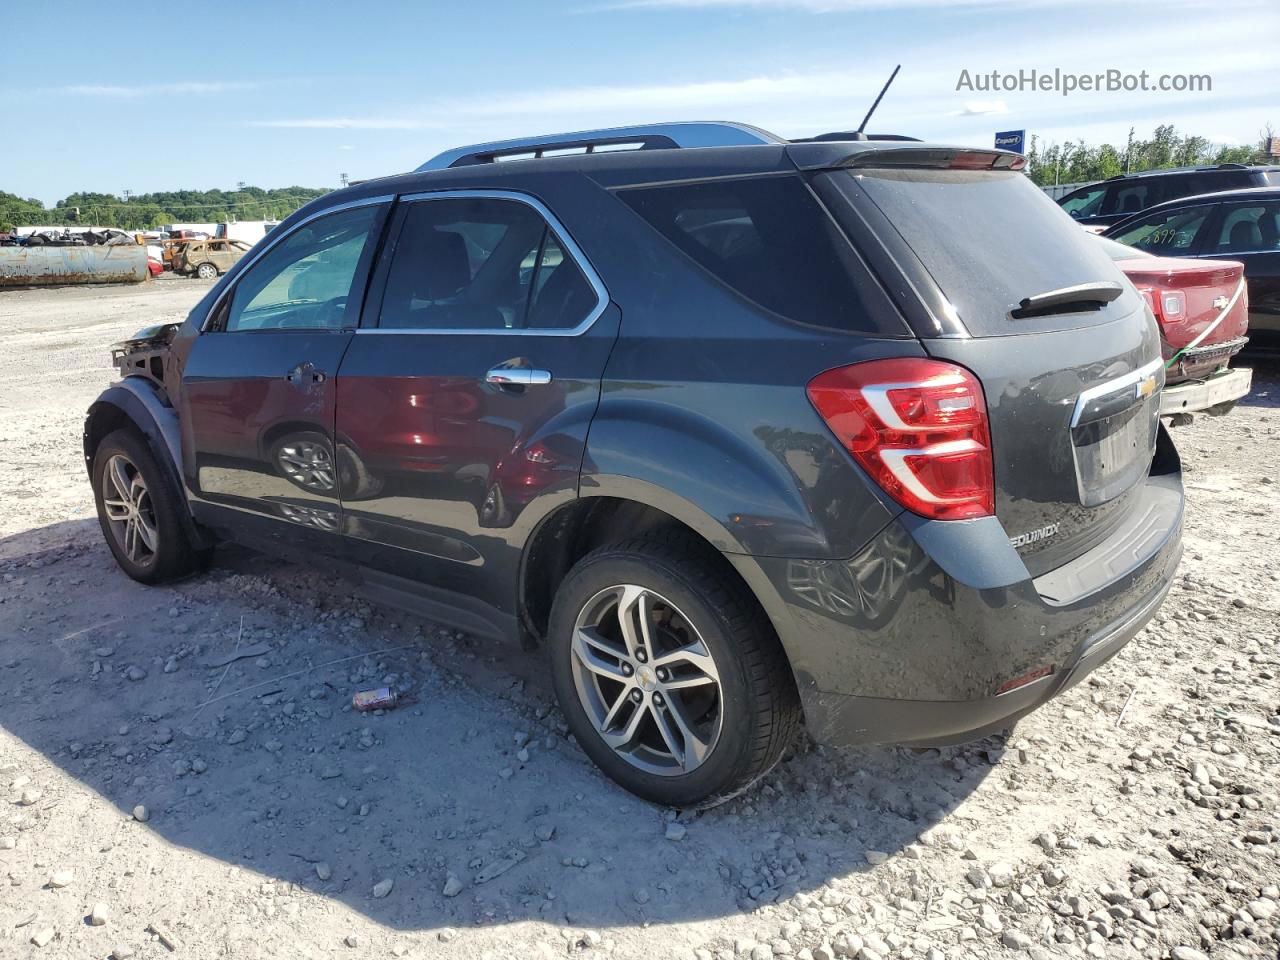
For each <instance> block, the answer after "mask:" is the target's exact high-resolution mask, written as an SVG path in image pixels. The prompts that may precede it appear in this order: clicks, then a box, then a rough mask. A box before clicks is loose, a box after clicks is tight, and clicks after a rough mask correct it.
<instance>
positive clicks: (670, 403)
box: [84, 123, 1239, 806]
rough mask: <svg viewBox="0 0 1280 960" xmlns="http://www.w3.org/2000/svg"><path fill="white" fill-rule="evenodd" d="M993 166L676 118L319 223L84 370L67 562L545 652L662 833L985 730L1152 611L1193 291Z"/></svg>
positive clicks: (473, 170)
mask: <svg viewBox="0 0 1280 960" xmlns="http://www.w3.org/2000/svg"><path fill="white" fill-rule="evenodd" d="M704 148H714V149H704ZM544 151H545V152H546V153H547V155H544ZM497 161H503V162H501V163H498V162H497ZM1023 163H1024V160H1023V158H1021V157H1019V156H1016V155H1014V154H1011V153H1007V152H1003V151H999V150H981V149H970V148H957V147H947V146H941V145H933V144H927V143H920V142H912V141H883V140H867V139H858V138H852V139H841V138H834V139H833V138H817V139H815V140H812V141H809V142H789V141H786V140H783V139H781V138H779V137H776V136H774V135H773V134H770V133H767V132H766V131H762V130H759V129H758V128H755V127H750V126H747V125H742V124H679V123H673V124H663V125H659V126H656V127H643V128H626V129H614V130H604V131H593V132H586V133H574V134H563V135H557V136H551V137H544V138H535V139H532V140H523V141H508V142H503V143H490V144H480V145H475V146H470V147H463V148H459V149H457V150H453V151H449V152H448V153H446V154H442V155H441V156H440V157H437V158H435V159H434V160H432V161H429V162H428V163H426V164H424V165H423V166H422V167H421V168H420V169H419V170H418V171H417V172H415V173H412V174H405V175H401V176H396V177H388V178H384V179H379V180H374V181H369V182H366V183H363V184H360V185H355V186H351V187H348V188H346V189H344V190H340V191H336V192H334V193H331V194H328V195H326V196H324V197H321V198H319V199H317V200H315V201H313V202H311V203H310V204H308V205H307V206H306V207H304V208H302V209H301V210H299V211H298V212H297V213H295V214H293V215H292V216H290V217H289V218H288V219H287V220H285V221H284V222H283V223H281V225H280V226H279V227H278V228H276V229H275V230H273V231H272V233H271V234H270V236H268V237H267V238H265V239H264V240H263V241H262V242H260V243H259V244H257V245H256V246H255V247H254V248H253V249H252V250H251V251H250V252H249V253H248V254H247V255H245V256H243V257H242V258H241V259H240V260H239V261H238V262H237V263H235V264H234V265H232V266H231V267H230V268H229V269H228V270H227V272H226V274H225V275H223V276H222V277H221V278H220V279H219V280H218V281H217V283H215V284H214V285H213V286H212V288H211V289H210V290H209V292H208V294H207V295H206V296H205V297H204V298H203V299H202V300H201V302H200V303H199V304H198V305H197V306H196V308H195V309H194V310H193V311H192V312H191V314H190V315H189V316H188V317H187V319H186V321H185V322H184V323H182V324H181V325H168V326H165V327H160V328H156V329H152V330H149V331H144V332H143V333H142V334H140V335H139V336H138V337H136V338H134V339H133V340H131V341H129V342H127V343H125V344H122V345H120V346H119V347H118V348H117V350H116V352H115V358H116V362H117V364H118V366H119V368H120V370H121V373H122V375H123V379H122V380H121V381H120V382H119V383H117V384H116V385H114V386H112V387H111V388H110V389H108V390H107V391H106V392H105V393H104V394H103V395H102V396H101V397H100V398H99V399H98V401H97V402H95V403H94V405H93V406H92V407H91V408H90V411H89V415H88V417H87V419H86V422H85V429H84V458H85V464H86V467H87V469H88V471H89V475H90V478H91V482H92V485H93V490H94V493H95V497H96V500H97V505H98V516H99V521H100V524H101V528H102V532H103V535H104V537H105V538H106V541H107V543H108V545H109V547H110V549H111V551H112V553H113V554H114V556H115V559H116V561H117V562H118V563H119V565H120V567H121V568H122V569H123V570H124V571H125V572H126V573H128V574H129V575H130V576H132V577H134V578H135V579H137V580H139V581H142V582H144V583H157V582H161V581H165V580H168V579H171V578H174V577H178V576H184V575H187V574H189V573H190V572H192V571H194V570H197V569H199V568H200V567H201V566H202V565H203V564H205V563H207V562H208V560H209V556H210V551H211V550H212V548H213V546H214V545H215V543H216V542H217V541H218V540H219V539H228V540H235V541H240V542H243V543H247V544H250V545H253V546H257V547H259V548H262V549H266V550H269V551H274V552H278V553H281V554H283V555H286V556H294V557H298V558H301V559H305V560H307V561H310V562H314V563H318V564H321V565H323V566H325V567H327V568H330V569H333V570H336V571H338V572H341V573H343V574H345V575H347V576H349V577H351V578H352V580H353V581H354V582H355V583H356V584H357V586H358V589H360V590H362V591H363V592H365V593H366V594H368V595H370V596H373V597H375V598H379V599H381V600H383V601H385V602H388V603H392V604H396V605H399V606H402V607H405V608H407V609H409V610H412V611H414V612H417V613H420V614H423V615H426V616H429V617H431V618H433V619H435V620H438V621H441V622H444V623H448V624H451V625H454V626H456V627H458V628H459V629H463V630H467V631H469V632H471V633H473V634H475V635H477V636H482V637H491V638H495V639H509V640H513V641H520V642H522V643H523V644H524V645H525V646H526V647H527V648H530V649H539V650H541V651H542V655H544V656H545V657H546V658H547V659H546V667H547V670H548V672H549V675H550V676H551V678H552V681H553V684H554V688H555V691H556V694H557V697H558V699H559V702H560V705H561V707H562V709H563V711H564V715H565V718H566V721H567V723H568V725H569V729H570V730H571V731H572V732H573V734H574V736H575V738H576V741H577V742H578V743H579V744H580V745H581V746H582V749H583V750H584V751H586V753H587V754H588V755H589V756H590V757H591V758H592V759H593V760H594V761H595V762H596V763H597V764H598V765H599V766H600V768H601V769H602V770H603V771H604V772H605V773H607V774H608V775H609V776H610V777H612V778H613V779H615V780H616V781H617V782H618V783H620V784H622V785H623V786H624V787H626V788H627V789H629V790H632V791H634V792H635V793H637V794H639V795H640V796H643V797H646V798H648V799H650V800H654V801H657V802H661V803H667V804H674V805H680V806H685V805H709V804H714V803H717V802H720V801H723V800H725V799H727V798H729V797H732V796H734V795H735V794H737V793H739V792H741V791H743V790H745V789H747V788H748V787H749V786H750V785H751V784H752V783H753V782H755V781H756V780H757V779H758V778H759V777H761V776H762V775H764V773H766V772H767V771H768V770H769V768H770V767H771V766H772V765H773V764H774V763H775V762H776V761H777V760H778V758H779V757H780V756H781V754H782V752H783V750H784V749H785V747H786V745H787V743H788V742H789V741H790V739H791V737H792V736H793V734H794V732H795V730H796V728H797V726H798V725H799V723H800V722H801V720H803V722H804V723H805V724H806V725H807V727H808V730H809V732H810V734H811V735H812V736H813V737H815V738H816V739H818V740H819V741H822V742H827V743H835V744H847V743H862V742H885V741H888V742H898V743H914V744H942V743H951V742H957V741H963V740H967V739H972V738H974V737H978V736H981V735H983V734H985V733H988V732H991V731H995V730H998V729H1001V728H1004V727H1006V726H1008V725H1009V724H1010V723H1012V722H1013V721H1014V720H1016V719H1017V718H1018V717H1021V716H1022V715H1024V714H1026V713H1027V712H1029V711H1031V710H1033V709H1035V708H1036V707H1037V706H1039V705H1040V704H1042V703H1044V702H1045V701H1047V700H1048V699H1049V698H1051V697H1053V696H1055V695H1056V694H1058V693H1061V692H1062V691H1064V690H1066V689H1068V688H1070V687H1071V686H1073V685H1074V684H1076V683H1079V682H1080V681H1081V679H1082V678H1084V677H1085V676H1086V675H1088V674H1089V673H1090V672H1091V671H1092V670H1095V669H1097V668H1098V667H1099V666H1100V665H1101V664H1103V663H1104V662H1106V661H1107V660H1108V659H1109V658H1110V657H1112V656H1113V655H1115V653H1116V652H1117V651H1118V650H1120V649H1121V648H1122V647H1123V646H1124V644H1125V643H1127V641H1128V640H1129V639H1130V638H1132V637H1133V636H1134V635H1135V634H1136V633H1137V632H1138V631H1139V630H1141V629H1142V627H1143V625H1144V624H1145V623H1147V621H1148V620H1149V619H1150V618H1151V617H1152V616H1153V615H1154V613H1155V611H1156V610H1157V608H1158V607H1159V605H1160V603H1161V602H1162V600H1163V598H1164V596H1165V594H1166V592H1167V591H1168V589H1169V587H1170V584H1171V582H1172V579H1173V577H1174V572H1175V569H1176V566H1177V564H1178V561H1179V558H1180V556H1181V551H1182V541H1181V530H1182V513H1183V492H1182V481H1181V468H1180V463H1179V460H1178V455H1177V452H1176V450H1175V448H1174V445H1173V443H1172V441H1171V439H1170V436H1169V433H1168V432H1167V430H1166V429H1165V427H1164V426H1163V424H1162V420H1161V413H1162V388H1163V387H1164V385H1165V382H1166V370H1169V371H1172V372H1175V373H1177V374H1178V375H1181V374H1183V373H1185V374H1187V375H1188V376H1191V375H1194V374H1196V373H1197V371H1199V370H1200V369H1201V368H1200V367H1199V366H1197V365H1196V364H1198V363H1200V361H1201V360H1202V359H1204V358H1202V357H1200V356H1199V355H1197V354H1192V353H1190V352H1189V350H1188V347H1189V344H1187V343H1185V342H1183V341H1182V340H1181V339H1180V338H1181V337H1182V336H1183V331H1182V329H1181V327H1180V326H1179V324H1178V323H1177V322H1175V318H1174V315H1173V309H1174V308H1173V306H1172V305H1171V304H1172V302H1173V301H1177V300H1178V299H1179V298H1178V297H1177V296H1173V294H1180V295H1181V298H1182V302H1180V304H1179V306H1180V309H1182V310H1184V311H1185V312H1186V313H1187V314H1188V315H1189V316H1190V315H1192V314H1194V319H1193V320H1191V321H1190V322H1193V323H1198V322H1200V321H1199V318H1200V317H1201V316H1202V315H1203V314H1204V313H1205V309H1203V305H1202V300H1203V299H1204V298H1205V297H1210V305H1209V308H1208V309H1210V310H1213V309H1217V308H1216V307H1214V306H1213V304H1212V299H1214V298H1216V296H1217V294H1214V293H1212V291H1211V290H1209V287H1210V285H1211V284H1212V283H1217V282H1219V281H1223V280H1224V279H1225V282H1229V281H1230V276H1229V275H1227V276H1225V278H1224V277H1218V276H1217V274H1215V275H1214V277H1209V278H1201V280H1195V279H1194V278H1189V277H1186V276H1182V277H1178V276H1176V275H1175V274H1176V271H1174V270H1173V268H1172V267H1170V266H1169V265H1168V264H1166V263H1164V262H1155V263H1153V262H1151V261H1150V258H1147V259H1144V258H1141V257H1138V258H1137V259H1140V260H1143V267H1144V268H1145V271H1146V274H1145V276H1144V277H1139V279H1140V280H1142V283H1141V289H1142V291H1143V292H1139V288H1138V287H1135V285H1134V284H1132V283H1130V282H1129V280H1127V279H1126V277H1125V275H1124V273H1122V272H1121V270H1120V269H1119V268H1118V267H1117V266H1116V264H1115V263H1114V262H1113V261H1112V259H1111V258H1110V257H1109V256H1108V255H1107V254H1106V253H1105V252H1104V249H1103V247H1102V246H1101V245H1100V243H1099V241H1098V240H1097V239H1096V238H1092V237H1089V236H1087V235H1086V234H1085V233H1084V232H1082V231H1081V230H1080V229H1079V228H1078V227H1077V226H1076V225H1075V224H1074V223H1073V221H1072V220H1071V218H1070V217H1069V216H1067V215H1066V214H1064V213H1063V212H1062V211H1061V210H1060V209H1058V208H1057V207H1056V206H1055V205H1054V203H1053V202H1052V201H1051V200H1049V199H1048V198H1047V197H1046V196H1044V194H1043V193H1042V192H1041V191H1039V190H1038V189H1036V188H1035V187H1034V186H1033V185H1032V184H1031V182H1030V181H1029V180H1028V178H1027V177H1025V176H1024V175H1023V174H1022V173H1021V172H1020V170H1021V167H1022V165H1023ZM1129 259H1132V258H1129ZM1130 269H1133V268H1132V267H1130ZM1167 295H1168V296H1167ZM1153 306H1159V308H1160V309H1161V310H1162V311H1164V315H1165V321H1166V322H1165V324H1164V326H1163V328H1162V327H1160V326H1158V325H1157V324H1155V323H1153V322H1152V320H1151V312H1152V307H1153ZM1238 306H1239V301H1237V304H1236V305H1234V306H1232V307H1231V309H1229V310H1228V311H1227V316H1226V319H1224V320H1223V321H1221V322H1220V323H1218V324H1217V328H1219V329H1224V330H1226V331H1229V330H1234V329H1237V327H1238V323H1239V318H1238V315H1237V314H1236V313H1232V312H1231V311H1232V310H1235V309H1237V307H1238ZM1224 324H1225V325H1226V326H1225V328H1224ZM1162 329H1163V330H1164V333H1165V336H1164V339H1165V341H1167V345H1166V344H1163V343H1162V339H1161V330H1162ZM1196 336H1198V334H1196ZM1192 339H1194V337H1193V338H1192ZM1207 342H1208V340H1207V338H1205V339H1204V340H1201V344H1203V343H1207ZM1178 351H1182V353H1183V359H1182V360H1181V361H1179V359H1178V357H1177V352H1178ZM1180 363H1181V364H1182V365H1181V366H1180V365H1179V364H1180Z"/></svg>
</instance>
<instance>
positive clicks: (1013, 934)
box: [1000, 930, 1031, 950]
mask: <svg viewBox="0 0 1280 960" xmlns="http://www.w3.org/2000/svg"><path fill="white" fill-rule="evenodd" d="M1000 942H1001V943H1003V944H1004V945H1005V946H1006V947H1008V948H1009V949H1010V950H1026V949H1028V948H1029V947H1030V946H1031V938H1030V937H1029V936H1027V935H1026V934H1025V933H1023V932H1022V931H1021V930H1006V931H1005V932H1004V933H1003V934H1001V935H1000Z"/></svg>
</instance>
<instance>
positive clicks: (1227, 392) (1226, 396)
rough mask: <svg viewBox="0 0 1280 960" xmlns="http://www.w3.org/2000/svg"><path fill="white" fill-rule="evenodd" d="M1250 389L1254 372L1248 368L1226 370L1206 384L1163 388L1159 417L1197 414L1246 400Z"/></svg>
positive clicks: (1191, 383) (1193, 382)
mask: <svg viewBox="0 0 1280 960" xmlns="http://www.w3.org/2000/svg"><path fill="white" fill-rule="evenodd" d="M1252 388H1253V371H1252V370H1250V369H1249V368H1248V367H1237V368H1233V369H1230V370H1227V371H1225V372H1223V373H1220V374H1218V375H1217V376H1214V377H1210V378H1209V379H1207V380H1193V381H1187V382H1186V383H1179V384H1176V385H1174V386H1172V387H1165V388H1164V391H1163V392H1162V393H1161V395H1160V416H1162V417H1171V416H1173V415H1174V414H1175V413H1198V412H1200V411H1204V410H1208V409H1209V408H1210V407H1216V406H1218V404H1221V403H1230V402H1231V401H1233V400H1239V399H1240V398H1241V397H1244V396H1248V394H1249V391H1250V390H1251V389H1252Z"/></svg>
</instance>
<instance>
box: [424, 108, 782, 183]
mask: <svg viewBox="0 0 1280 960" xmlns="http://www.w3.org/2000/svg"><path fill="white" fill-rule="evenodd" d="M786 142H787V141H785V140H783V139H782V138H781V137H778V136H775V135H774V134H772V133H769V132H768V131H767V130H761V129H760V128H759V127H753V126H751V125H750V124H746V123H731V122H729V121H722V120H715V121H688V122H678V123H654V124H646V125H644V126H636V127H609V128H606V129H604V130H580V131H578V132H576V133H553V134H550V135H547V136H542V137H526V138H522V139H519V140H498V141H495V142H493V143H473V144H470V145H469V146H465V147H455V148H454V149H452V150H446V151H445V152H444V153H441V154H438V155H436V156H434V157H432V158H431V159H430V160H428V161H427V162H426V163H424V164H423V165H422V166H420V167H418V169H417V170H415V171H414V172H415V173H422V172H424V171H426V170H444V169H445V168H447V167H465V166H470V165H471V164H476V163H495V162H497V161H499V160H515V159H535V158H538V157H542V156H543V155H544V153H545V152H546V151H557V152H559V151H562V150H563V151H565V152H569V151H574V152H579V153H595V152H596V150H597V149H599V148H608V149H610V150H617V149H633V150H663V149H672V148H680V149H687V148H690V147H741V146H752V145H761V144H779V143H786ZM601 152H603V150H602V151H601Z"/></svg>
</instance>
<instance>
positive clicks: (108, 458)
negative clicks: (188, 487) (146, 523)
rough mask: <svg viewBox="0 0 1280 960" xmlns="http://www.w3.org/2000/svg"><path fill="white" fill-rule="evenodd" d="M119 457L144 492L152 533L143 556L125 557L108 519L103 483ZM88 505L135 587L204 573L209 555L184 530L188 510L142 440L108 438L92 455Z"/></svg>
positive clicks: (124, 434)
mask: <svg viewBox="0 0 1280 960" xmlns="http://www.w3.org/2000/svg"><path fill="white" fill-rule="evenodd" d="M116 457H123V458H124V460H125V461H126V462H127V464H128V466H129V467H131V468H132V469H133V471H135V472H136V474H138V475H140V476H141V479H142V482H143V484H144V485H145V488H146V498H147V506H146V511H147V514H148V517H149V520H150V522H151V524H152V528H153V529H154V535H153V539H154V541H155V545H154V549H151V548H148V549H147V550H146V551H145V554H146V555H145V556H130V554H129V552H128V551H127V550H126V547H125V543H124V542H122V535H121V534H120V532H119V531H120V522H119V521H113V520H112V519H111V518H110V517H109V516H108V514H107V506H106V502H105V501H106V497H105V495H104V491H105V487H104V480H105V474H106V471H107V469H108V466H109V465H110V464H111V463H112V460H113V459H114V458H116ZM92 478H93V499H94V503H95V504H96V505H97V508H98V523H99V525H100V526H101V527H102V535H103V537H104V538H105V539H106V541H107V546H108V547H109V548H110V550H111V553H112V555H113V556H114V557H115V558H116V563H118V564H119V565H120V569H122V570H123V571H124V572H125V573H127V574H128V575H129V576H131V577H132V578H133V579H135V580H137V581H138V582H139V583H164V582H165V581H168V580H174V579H177V578H178V577H184V576H186V575H187V574H189V573H192V572H194V571H196V570H199V569H203V568H204V567H205V566H206V565H207V564H208V561H209V557H210V553H211V551H210V550H208V549H197V548H196V547H195V546H194V545H193V544H192V543H191V539H190V537H189V536H188V534H187V529H186V527H185V526H184V525H183V520H182V514H181V511H184V510H186V509H187V506H186V504H185V503H184V502H183V501H182V499H181V497H180V494H179V493H178V491H177V490H175V489H174V484H173V482H172V480H171V479H170V478H169V476H168V475H167V474H166V473H165V472H164V470H163V469H162V468H161V467H160V464H158V463H157V462H156V459H155V457H154V456H153V454H152V453H151V448H150V446H149V445H148V444H147V442H146V440H144V439H143V438H142V436H141V435H139V434H138V433H137V432H136V431H134V430H131V429H122V430H116V431H114V432H112V433H109V434H107V436H105V437H104V438H103V439H102V442H101V443H99V444H98V449H97V450H96V451H94V455H93V470H92Z"/></svg>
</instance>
